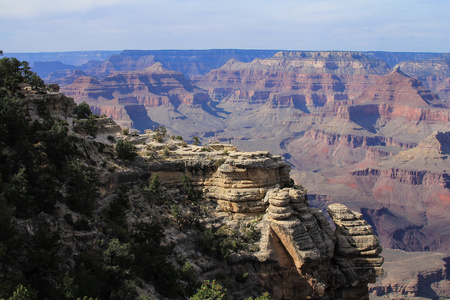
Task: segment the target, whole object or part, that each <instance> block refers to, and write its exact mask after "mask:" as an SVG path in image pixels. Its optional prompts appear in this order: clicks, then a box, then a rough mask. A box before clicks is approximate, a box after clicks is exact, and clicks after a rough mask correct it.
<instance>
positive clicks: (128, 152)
mask: <svg viewBox="0 0 450 300" xmlns="http://www.w3.org/2000/svg"><path fill="white" fill-rule="evenodd" d="M116 152H117V157H118V158H120V159H125V160H133V159H134V158H135V157H136V156H137V150H136V147H135V146H134V145H133V144H132V143H131V142H129V141H125V140H120V141H118V142H117V144H116Z"/></svg>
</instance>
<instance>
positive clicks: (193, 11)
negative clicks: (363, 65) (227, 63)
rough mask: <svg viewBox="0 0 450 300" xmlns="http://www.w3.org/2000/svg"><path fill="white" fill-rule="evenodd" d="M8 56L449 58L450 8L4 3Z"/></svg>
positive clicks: (406, 0) (415, 3) (368, 3)
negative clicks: (192, 52) (246, 52)
mask: <svg viewBox="0 0 450 300" xmlns="http://www.w3.org/2000/svg"><path fill="white" fill-rule="evenodd" d="M0 49H1V50H3V51H4V52H5V53H15V52H58V51H87V50H124V49H140V50H159V49H276V50H352V51H397V52H403V51H407V52H450V1H449V0H227V1H224V0H70V1H66V0H0Z"/></svg>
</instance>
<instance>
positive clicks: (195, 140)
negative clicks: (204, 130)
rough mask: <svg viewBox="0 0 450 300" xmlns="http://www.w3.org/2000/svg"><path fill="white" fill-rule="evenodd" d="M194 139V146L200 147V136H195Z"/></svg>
mask: <svg viewBox="0 0 450 300" xmlns="http://www.w3.org/2000/svg"><path fill="white" fill-rule="evenodd" d="M192 139H193V140H194V142H193V143H192V144H193V145H194V146H200V139H199V137H198V136H193V137H192Z"/></svg>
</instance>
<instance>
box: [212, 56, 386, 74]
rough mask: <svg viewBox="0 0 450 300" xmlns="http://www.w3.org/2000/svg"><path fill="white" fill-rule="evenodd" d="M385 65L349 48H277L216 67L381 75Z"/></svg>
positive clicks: (232, 69) (240, 69)
mask: <svg viewBox="0 0 450 300" xmlns="http://www.w3.org/2000/svg"><path fill="white" fill-rule="evenodd" d="M387 69H388V65H387V64H386V63H385V62H383V61H381V60H378V59H374V58H370V57H368V56H366V55H365V54H363V53H359V52H349V51H280V52H277V53H276V54H275V55H274V56H273V57H271V58H266V59H259V58H256V59H255V60H253V61H252V62H249V63H243V62H239V61H237V60H236V59H232V60H230V61H228V62H227V63H226V64H225V65H224V66H222V67H221V68H219V69H218V70H228V71H241V72H242V71H245V70H253V71H278V72H286V71H289V72H299V73H308V74H324V73H329V74H335V75H356V74H365V75H369V74H374V75H383V74H385V73H386V71H387Z"/></svg>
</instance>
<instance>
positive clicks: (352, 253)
mask: <svg viewBox="0 0 450 300" xmlns="http://www.w3.org/2000/svg"><path fill="white" fill-rule="evenodd" d="M327 210H328V213H329V214H330V216H331V219H332V220H333V222H334V224H336V231H335V235H336V237H337V245H336V251H335V253H336V257H335V260H336V262H337V264H338V265H339V266H340V270H341V271H342V272H343V273H344V275H345V276H346V278H347V282H348V283H349V284H350V286H351V287H352V288H354V289H356V290H360V289H363V290H365V289H366V286H365V284H363V285H361V282H365V281H370V282H372V283H374V282H375V280H376V278H377V277H379V276H381V275H382V274H383V269H382V268H381V265H382V264H383V258H382V257H380V256H379V254H380V253H381V251H382V249H381V246H380V242H379V240H378V238H377V237H376V236H375V235H374V233H373V230H372V226H370V225H369V224H368V223H367V222H366V221H365V220H364V219H363V217H362V214H360V213H357V212H354V211H351V210H349V209H348V208H347V207H346V206H344V205H342V204H331V205H330V206H328V209H327ZM361 279H362V280H361ZM349 290H352V289H345V290H344V291H342V293H343V294H342V296H344V297H350V296H349V294H348V292H349ZM347 299H351V298H347Z"/></svg>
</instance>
